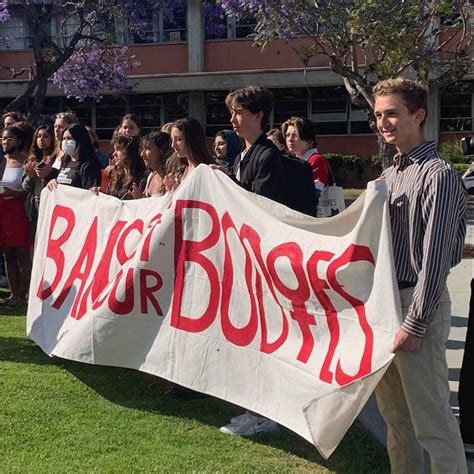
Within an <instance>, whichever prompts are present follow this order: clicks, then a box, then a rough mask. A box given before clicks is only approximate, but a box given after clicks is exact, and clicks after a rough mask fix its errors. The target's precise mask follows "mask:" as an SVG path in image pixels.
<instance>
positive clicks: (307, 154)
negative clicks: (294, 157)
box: [301, 148, 318, 161]
mask: <svg viewBox="0 0 474 474" xmlns="http://www.w3.org/2000/svg"><path fill="white" fill-rule="evenodd" d="M317 152H318V149H317V148H310V149H309V150H308V151H307V152H306V153H305V154H304V155H303V156H302V157H301V159H302V160H303V161H308V160H309V157H310V156H311V155H314V153H317Z"/></svg>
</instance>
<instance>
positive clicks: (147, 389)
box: [60, 360, 389, 473]
mask: <svg viewBox="0 0 474 474" xmlns="http://www.w3.org/2000/svg"><path fill="white" fill-rule="evenodd" d="M60 365H62V366H64V368H65V369H66V370H68V372H70V373H71V374H73V375H74V376H75V377H76V378H77V379H79V380H80V381H81V382H83V383H84V384H86V385H87V386H89V387H90V388H91V389H93V390H94V391H95V392H96V393H98V394H100V395H101V396H102V397H104V398H105V399H107V400H109V401H110V402H112V403H115V404H118V405H121V406H124V407H128V408H133V409H138V410H144V411H148V412H152V413H156V414H160V415H165V416H176V417H182V418H188V419H193V420H197V421H199V422H201V423H203V424H206V425H208V426H213V427H215V429H216V430H217V429H218V428H219V427H220V426H222V425H224V424H226V423H228V422H229V420H230V418H232V417H233V416H236V415H240V414H242V413H243V412H244V410H243V409H242V408H241V407H238V406H236V405H232V404H231V403H229V402H226V401H224V400H220V399H218V398H214V397H210V398H206V399H201V400H189V401H182V400H175V399H172V398H170V397H168V396H167V395H166V394H165V392H166V390H167V389H168V387H169V386H170V385H171V384H170V382H168V381H166V380H164V379H161V378H159V377H156V376H153V375H149V374H146V373H142V372H139V371H136V370H131V369H120V368H115V367H99V366H88V365H85V364H80V363H76V362H71V361H63V360H61V362H60ZM222 436H225V435H222ZM251 442H254V443H259V444H263V445H266V446H271V447H273V448H276V449H279V450H282V451H284V452H286V453H289V454H293V455H295V456H298V457H301V458H303V459H306V460H308V461H310V462H315V463H317V464H319V465H321V466H324V467H326V468H327V469H330V470H332V471H335V472H340V473H344V472H347V473H349V472H351V473H356V472H361V473H362V472H374V471H373V470H371V469H370V467H371V461H372V462H373V463H374V469H375V470H377V469H380V456H382V457H387V455H386V451H385V449H384V448H383V447H382V446H381V445H379V444H378V443H377V442H376V441H375V440H374V438H373V437H372V435H371V434H370V433H368V432H367V431H366V430H365V428H362V427H361V426H360V425H359V424H358V423H356V424H355V425H354V426H353V427H352V428H351V429H350V430H349V433H348V434H347V435H346V437H345V438H344V439H343V441H342V443H341V445H340V446H339V448H338V449H337V450H336V451H335V453H334V454H333V455H332V456H331V458H330V460H328V461H326V460H324V459H323V458H322V457H321V456H320V455H319V453H318V452H317V450H316V449H315V448H314V446H313V445H311V444H310V443H308V442H307V441H306V440H304V439H303V438H301V437H300V436H298V435H297V434H295V433H293V432H291V431H289V430H287V429H285V428H282V429H281V430H280V432H279V433H277V434H272V435H260V436H256V437H252V438H251ZM386 468H387V469H386V471H387V472H388V471H389V464H388V461H387V464H386ZM378 472H380V471H378ZM382 472H383V471H382Z"/></svg>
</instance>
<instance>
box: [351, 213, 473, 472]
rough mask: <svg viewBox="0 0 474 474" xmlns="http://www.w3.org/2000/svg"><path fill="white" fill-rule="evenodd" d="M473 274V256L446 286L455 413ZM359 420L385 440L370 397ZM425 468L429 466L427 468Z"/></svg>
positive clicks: (469, 236)
mask: <svg viewBox="0 0 474 474" xmlns="http://www.w3.org/2000/svg"><path fill="white" fill-rule="evenodd" d="M466 242H467V243H470V244H471V245H474V206H470V209H469V213H468V229H467V235H466ZM473 275H474V259H463V261H462V262H461V263H460V264H459V265H458V266H456V267H455V268H454V269H453V270H452V271H451V273H450V275H449V278H448V288H449V293H450V295H451V301H452V314H453V318H452V323H451V332H450V335H449V341H448V351H447V356H448V364H449V384H450V387H451V406H452V408H453V412H454V414H455V415H458V414H459V405H458V398H457V395H458V386H459V371H460V368H461V362H462V356H463V353H464V340H465V338H466V328H467V315H468V309H469V298H470V292H471V290H470V282H471V278H472V277H473ZM359 420H360V421H361V422H362V423H364V425H366V426H367V428H368V429H369V430H370V431H372V433H373V434H374V435H375V437H376V438H377V439H379V440H380V441H381V442H382V443H384V444H385V437H386V429H385V424H384V422H383V420H382V418H381V417H380V414H379V412H378V410H377V405H376V403H375V401H374V399H373V397H372V398H371V399H370V400H369V402H368V403H367V405H366V407H365V408H364V410H363V411H362V413H361V414H360V415H359ZM468 468H469V473H472V474H474V457H473V456H470V457H468ZM427 472H429V469H428V471H427Z"/></svg>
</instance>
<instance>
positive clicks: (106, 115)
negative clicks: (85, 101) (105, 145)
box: [94, 96, 127, 140]
mask: <svg viewBox="0 0 474 474" xmlns="http://www.w3.org/2000/svg"><path fill="white" fill-rule="evenodd" d="M126 114H127V101H126V98H123V97H114V96H104V97H103V98H102V99H101V100H100V102H97V103H96V104H95V127H94V128H95V131H96V132H97V136H98V137H99V139H100V140H110V139H111V138H112V135H113V133H114V130H115V128H116V127H117V125H118V124H119V122H120V119H121V118H122V117H123V116H124V115H126Z"/></svg>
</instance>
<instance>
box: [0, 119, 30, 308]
mask: <svg viewBox="0 0 474 474" xmlns="http://www.w3.org/2000/svg"><path fill="white" fill-rule="evenodd" d="M24 146H25V136H24V132H23V131H22V130H21V129H19V128H17V127H7V128H6V129H5V130H3V132H2V148H3V151H4V153H5V168H4V170H3V173H2V176H1V177H0V179H1V181H0V248H1V250H2V252H3V255H4V257H5V262H6V270H7V280H8V284H9V287H10V292H11V294H10V296H9V297H8V298H5V299H3V300H1V301H0V305H1V306H8V307H15V306H18V305H19V304H22V303H24V302H25V300H26V295H27V293H28V286H29V281H30V274H31V253H30V245H31V231H30V225H29V223H28V219H27V217H26V212H25V192H24V191H23V188H22V185H21V180H22V177H23V164H24V162H25V160H26V156H25V155H24V154H23V153H22V152H21V150H22V149H24Z"/></svg>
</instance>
